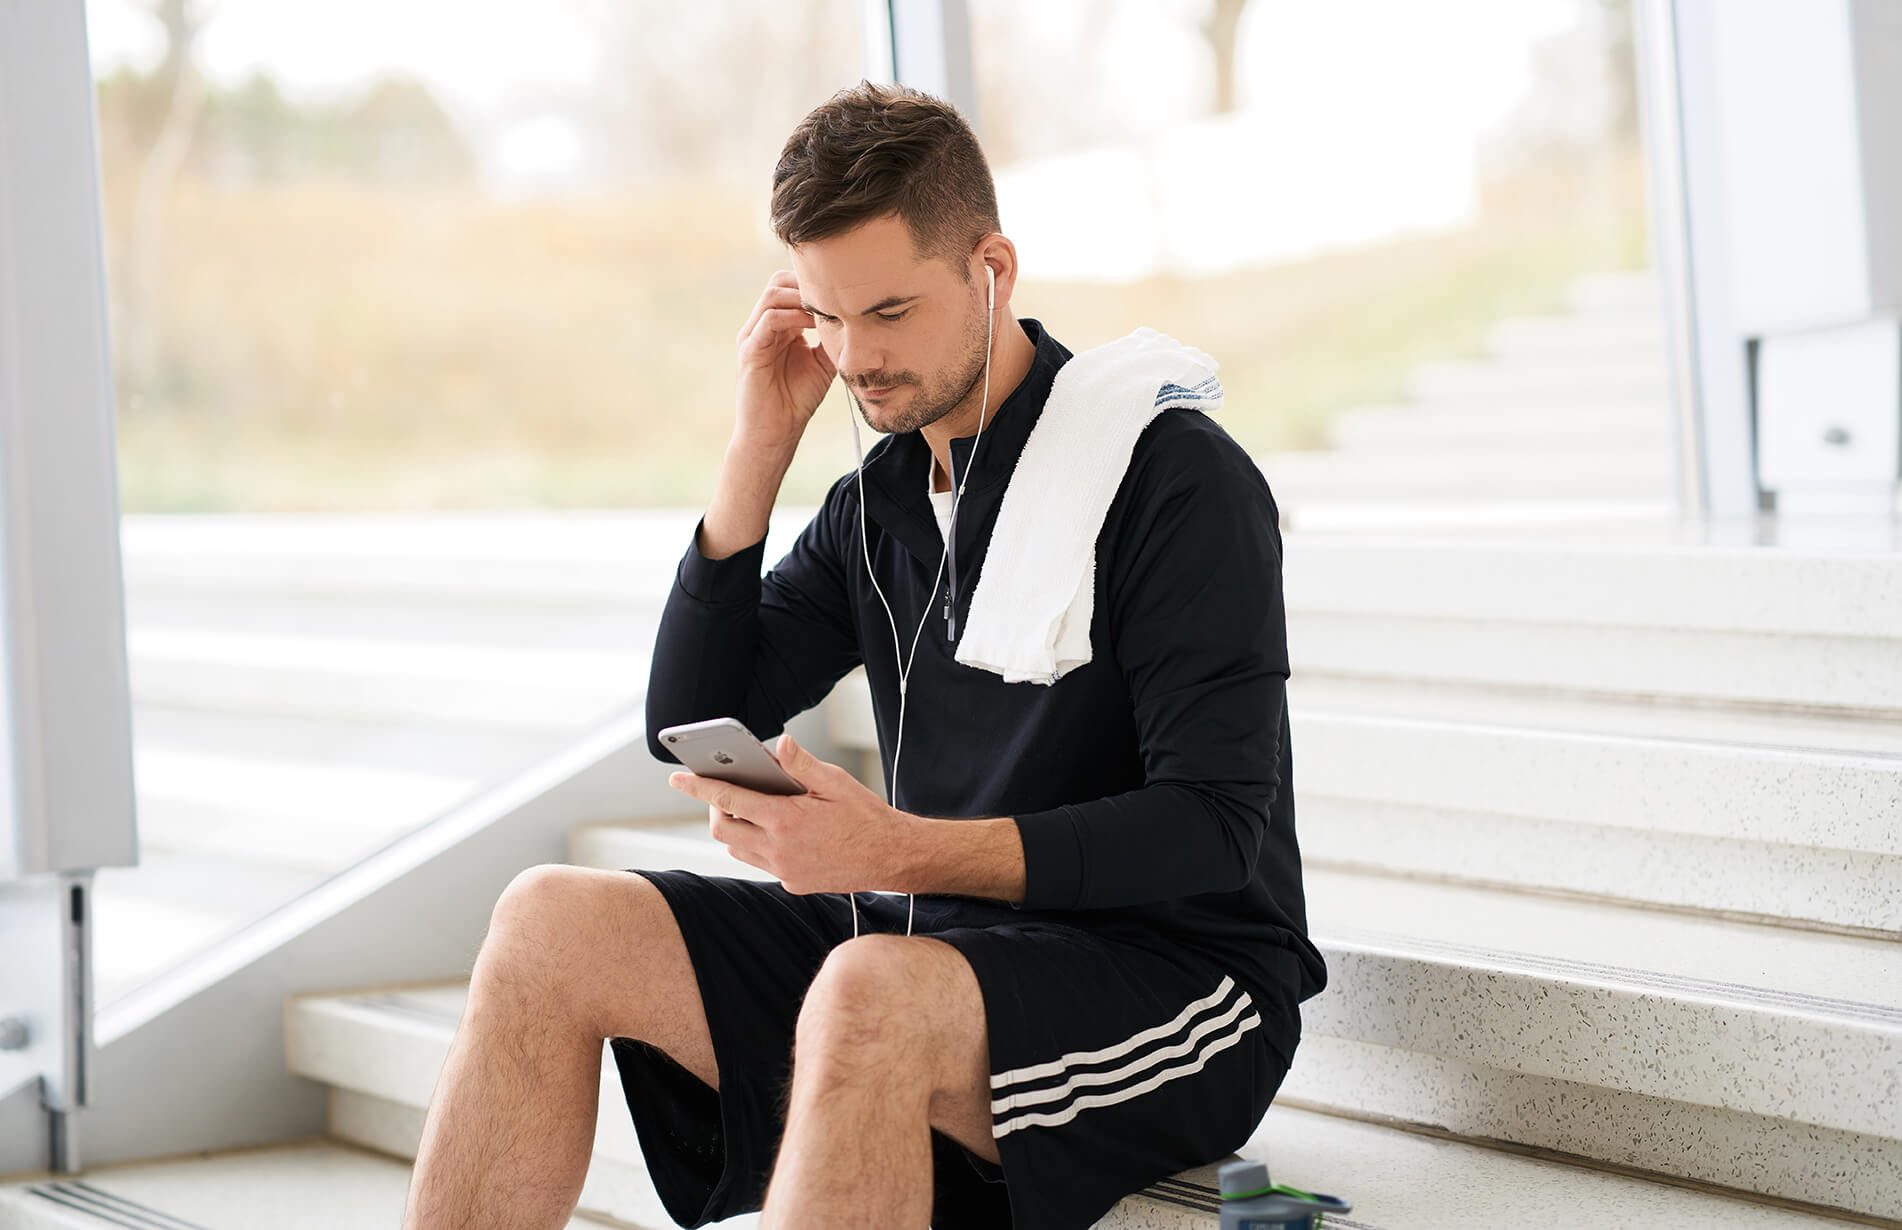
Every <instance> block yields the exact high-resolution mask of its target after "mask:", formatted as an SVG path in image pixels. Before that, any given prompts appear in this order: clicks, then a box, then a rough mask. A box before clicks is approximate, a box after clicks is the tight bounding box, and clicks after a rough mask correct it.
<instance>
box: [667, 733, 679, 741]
mask: <svg viewBox="0 0 1902 1230" xmlns="http://www.w3.org/2000/svg"><path fill="white" fill-rule="evenodd" d="M667 742H669V743H678V742H680V736H679V735H668V736H667Z"/></svg>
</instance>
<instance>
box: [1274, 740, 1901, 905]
mask: <svg viewBox="0 0 1902 1230" xmlns="http://www.w3.org/2000/svg"><path fill="white" fill-rule="evenodd" d="M1297 737H1298V736H1297ZM1296 811H1297V814H1298V815H1299V817H1300V833H1301V854H1302V861H1303V864H1304V866H1306V867H1307V868H1309V869H1311V870H1322V869H1325V868H1330V867H1334V868H1363V869H1370V870H1374V869H1377V870H1382V871H1386V872H1389V873H1393V874H1400V875H1431V876H1442V877H1449V878H1454V879H1461V880H1469V881H1477V882H1487V883H1494V884H1504V885H1516V886H1521V887H1526V888H1538V889H1551V890H1555V891H1564V892H1574V893H1587V894H1591V895H1594V896H1603V897H1607V898H1613V899H1619V900H1625V901H1642V902H1654V903H1657V904H1660V905H1669V906H1676V907H1681V908H1685V909H1697V910H1712V911H1732V912H1736V913H1740V914H1747V915H1752V916H1761V917H1767V918H1776V919H1791V920H1798V921H1803V922H1813V923H1826V924H1829V925H1832V926H1840V927H1857V928H1871V929H1875V930H1880V931H1887V932H1891V933H1896V934H1897V935H1898V936H1902V892H1898V891H1897V888H1896V886H1897V885H1898V884H1902V857H1898V856H1895V855H1887V854H1864V853H1861V852H1858V851H1853V850H1839V849H1831V848H1815V847H1808V846H1784V845H1771V844H1769V843H1766V842H1758V841H1732V840H1725V839H1722V838H1715V837H1690V836H1683V835H1681V834H1677V833H1657V832H1646V831H1642V830H1635V829H1629V828H1622V827H1610V826H1605V825H1593V824H1568V823H1561V822H1555V821H1545V820H1528V819H1525V818H1522V817H1519V816H1508V815H1498V814H1494V813H1489V812H1473V811H1445V810H1440V809H1437V808H1427V807H1410V806H1402V805H1395V804H1385V803H1364V802H1360V801H1358V800H1351V799H1336V798H1330V797H1327V796H1325V795H1323V796H1318V797H1317V796H1311V795H1309V794H1308V793H1307V792H1305V791H1303V792H1302V797H1301V800H1300V802H1299V805H1298V807H1297V808H1296Z"/></svg>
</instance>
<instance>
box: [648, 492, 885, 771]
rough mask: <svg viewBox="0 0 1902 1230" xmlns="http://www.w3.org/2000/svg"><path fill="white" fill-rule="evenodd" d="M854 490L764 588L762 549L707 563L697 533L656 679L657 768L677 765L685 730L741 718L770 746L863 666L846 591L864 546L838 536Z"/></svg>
mask: <svg viewBox="0 0 1902 1230" xmlns="http://www.w3.org/2000/svg"><path fill="white" fill-rule="evenodd" d="M847 477H848V478H849V477H850V476H849V475H848V476H847ZM845 486H846V479H843V478H842V479H840V480H839V481H838V482H836V483H834V484H833V485H832V490H831V491H829V492H828V493H827V495H826V501H825V503H824V504H823V505H822V506H821V507H820V509H819V511H818V513H817V514H816V515H815V516H814V517H813V519H812V520H811V521H810V522H808V523H807V525H806V527H805V528H804V529H803V530H801V531H800V533H799V536H798V538H797V539H795V540H794V542H793V545H792V549H791V550H789V551H788V552H787V553H786V555H785V557H784V558H783V559H781V560H780V561H779V563H777V564H775V565H774V566H773V569H772V571H771V572H769V573H767V574H766V575H765V576H764V577H761V576H760V564H761V562H762V561H763V560H764V558H765V552H766V540H765V539H764V538H762V539H761V540H760V541H759V542H756V543H754V544H753V545H751V546H749V547H746V548H744V549H743V550H740V551H737V552H735V553H734V554H732V555H730V556H728V557H726V558H725V559H718V560H712V559H708V558H707V557H706V556H704V555H702V554H701V553H700V547H699V539H700V527H699V525H696V526H695V527H694V533H693V537H692V539H691V540H690V541H689V542H688V544H687V553H686V555H685V556H683V557H682V558H681V561H680V567H679V570H678V571H677V572H676V573H675V574H674V584H673V588H672V589H671V590H670V591H669V592H668V595H667V604H666V606H665V607H664V608H663V609H662V611H661V617H660V631H659V633H658V635H657V636H656V637H655V638H654V660H653V665H652V667H651V668H650V670H649V672H648V680H647V747H648V750H649V751H651V752H652V753H653V754H654V756H655V757H656V758H657V759H659V760H662V761H666V762H669V763H678V761H677V760H676V759H675V757H674V755H673V754H672V753H671V752H669V751H667V750H666V748H665V747H663V746H662V745H661V742H660V737H659V732H660V730H661V729H662V728H663V727H667V726H676V725H679V724H681V723H684V722H698V721H704V720H706V719H708V718H717V717H732V718H738V719H739V720H740V721H741V723H743V724H744V725H745V726H746V728H747V729H748V730H750V731H752V732H753V734H754V736H755V737H757V738H760V739H770V738H772V737H773V736H774V735H776V734H778V733H779V732H780V731H781V730H783V729H785V726H786V721H787V719H789V718H791V717H792V716H793V715H795V714H797V713H801V712H803V711H805V710H807V709H810V708H811V707H812V706H814V705H816V704H818V703H819V702H820V701H821V700H823V699H825V696H826V693H828V692H830V691H831V690H832V685H833V684H835V683H837V682H838V681H839V679H840V678H841V677H843V676H844V675H845V673H846V672H847V671H849V670H851V669H852V668H853V667H854V666H857V665H858V663H859V643H858V636H857V633H856V630H855V625H854V621H853V616H852V607H851V590H850V587H849V586H848V584H847V581H846V568H847V561H848V560H849V559H852V558H855V556H853V555H848V554H847V553H846V551H845V550H844V547H845V546H847V545H850V546H851V547H852V548H853V550H854V551H856V547H857V539H856V537H853V538H851V539H850V540H849V544H848V540H847V538H846V536H845V535H843V534H842V533H840V532H839V530H840V527H841V526H842V525H844V524H845V522H846V521H847V520H848V519H849V514H850V513H851V511H852V510H851V509H848V508H847V506H846V505H847V492H846V490H845ZM853 507H854V508H855V507H856V506H853ZM853 524H854V525H856V522H855V521H854V522H853Z"/></svg>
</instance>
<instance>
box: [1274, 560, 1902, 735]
mask: <svg viewBox="0 0 1902 1230" xmlns="http://www.w3.org/2000/svg"><path fill="white" fill-rule="evenodd" d="M1293 573H1294V565H1293V561H1292V559H1291V560H1290V563H1289V576H1290V578H1292V576H1293ZM1290 592H1291V593H1292V580H1290ZM1890 609H1891V610H1896V609H1902V607H1891V608H1890ZM1288 648H1289V653H1290V655H1291V658H1292V662H1293V667H1294V670H1295V671H1296V672H1297V673H1300V672H1318V673H1326V674H1339V675H1350V676H1358V677H1361V678H1385V679H1402V680H1405V679H1425V680H1441V681H1450V682H1471V683H1486V684H1493V685H1501V686H1515V687H1544V688H1567V689H1573V690H1577V691H1583V692H1599V693H1609V694H1618V695H1629V696H1660V697H1682V698H1695V699H1700V700H1714V701H1730V702H1737V701H1745V702H1750V703H1756V704H1783V705H1813V706H1819V707H1825V708H1827V707H1843V706H1853V707H1861V708H1870V709H1902V640H1894V639H1882V638H1879V637H1877V636H1874V635H1869V636H1821V635H1818V636H1809V635H1794V634H1789V633H1781V632H1750V631H1746V632H1733V631H1722V630H1705V629H1701V628H1683V627H1672V626H1665V627H1653V626H1644V625H1639V626H1632V627H1623V626H1617V625H1613V624H1608V623H1575V624H1564V623H1551V624H1545V623H1535V622H1532V621H1528V620H1517V619H1512V618H1509V617H1507V616H1506V615H1504V614H1503V613H1502V614H1500V615H1498V616H1496V617H1495V618H1493V619H1490V620H1483V619H1478V618H1473V619H1459V618H1449V617H1443V616H1431V615H1410V614H1406V613H1404V612H1400V611H1393V612H1380V613H1370V614H1362V613H1359V612H1339V611H1331V610H1314V609H1297V608H1295V607H1294V606H1293V605H1292V604H1291V605H1290V606H1289V609H1288Z"/></svg>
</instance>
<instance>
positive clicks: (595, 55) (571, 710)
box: [88, 0, 864, 1003]
mask: <svg viewBox="0 0 1902 1230" xmlns="http://www.w3.org/2000/svg"><path fill="white" fill-rule="evenodd" d="M88 8H89V25H90V32H91V37H92V45H93V49H94V56H95V71H96V75H97V78H98V102H99V124H100V136H101V150H102V162H103V186H104V196H105V219H106V242H107V254H108V262H109V277H110V290H111V296H112V310H113V326H114V351H115V354H114V359H115V364H116V369H117V370H116V378H117V383H118V412H119V426H120V432H121V452H120V468H121V485H122V494H123V509H124V513H125V528H124V544H125V556H126V573H127V592H128V615H129V621H130V646H131V654H132V673H133V687H134V728H135V739H136V744H137V771H138V785H139V792H140V793H139V804H140V821H141V825H140V828H141V838H142V843H143V857H144V862H143V865H142V866H140V867H138V868H133V869H109V870H107V871H106V872H104V873H102V874H101V876H100V883H99V934H98V954H97V955H98V959H99V967H100V985H99V999H100V1002H102V1003H109V1002H111V1001H112V1000H113V999H115V998H117V997H118V996H119V995H121V994H123V993H124V991H126V990H127V989H129V988H130V987H132V986H135V985H137V984H138V983H140V982H142V981H144V980H145V979H146V978H148V977H150V976H151V975H153V974H154V973H155V972H158V971H160V970H163V969H164V968H166V967H168V966H169V965H170V964H172V963H173V962H175V961H176V960H178V959H179V958H181V957H182V956H184V955H186V954H188V953H190V952H192V951H195V950H197V949H199V948H201V947H203V946H204V945H205V944H207V943H210V942H213V941H215V940H216V939H217V938H218V937H220V936H222V935H227V934H230V933H231V932H232V931H233V930H234V929H236V928H239V927H242V926H244V925H245V924H246V923H248V922H249V921H251V920H253V919H255V918H256V917H258V916H259V915H261V914H262V913H263V912H265V911H266V910H269V909H271V908H273V907H275V906H276V905H279V904H281V903H282V902H283V901H285V900H287V899H288V898H290V897H291V896H293V895H295V894H297V893H298V892H300V891H303V890H304V889H307V888H309V887H310V886H312V885H314V884H316V883H318V882H320V881H322V880H323V879H324V878H326V877H328V876H330V875H332V874H334V873H335V872H337V871H338V870H340V869H342V868H345V867H348V866H350V865H352V864H353V863H355V862H356V861H357V860H358V859H360V858H362V857H363V856H364V855H365V854H367V853H369V852H371V851H373V850H376V849H378V848H380V847H382V846H384V845H385V844H387V843H388V842H389V841H391V840H392V839H394V838H395V837H397V836H399V835H401V834H402V833H404V832H407V831H408V830H410V829H412V828H414V827H416V826H417V825H418V824H421V823H423V822H425V821H427V820H429V819H430V818H432V817H434V816H437V815H440V814H441V813H442V812H443V811H444V810H445V809H447V808H449V807H451V806H453V805H455V804H456V803H457V802H458V801H459V800H464V799H467V798H469V797H470V796H471V794H472V793H473V792H475V791H478V790H480V789H481V788H483V787H484V786H487V785H490V784H492V783H494V782H496V781H498V780H501V779H503V778H505V777H508V776H510V775H512V774H514V773H516V772H519V771H520V770H521V769H522V768H524V767H525V766H527V765H528V764H530V763H532V762H533V761H534V760H535V759H537V758H538V757H541V756H544V755H546V754H548V753H550V752H552V751H553V750H555V749H557V748H560V747H562V746H564V745H566V744H568V743H570V742H572V741H573V740H574V739H575V738H576V737H578V736H579V735H580V734H581V733H584V732H586V731H587V730H588V729H590V728H591V727H593V726H595V725H597V724H599V723H600V722H601V721H603V720H604V719H605V718H607V717H609V716H611V715H614V714H617V713H623V712H626V711H628V710H629V709H630V707H631V706H634V705H636V704H637V702H638V700H639V697H640V694H641V691H642V690H643V688H644V686H645V681H646V677H647V667H648V656H647V655H648V647H649V644H650V643H651V637H652V628H653V623H654V620H655V618H656V616H657V613H658V607H659V603H660V600H661V598H662V597H663V596H664V594H665V588H666V585H667V583H668V581H669V580H670V578H671V575H672V566H673V563H674V561H676V560H677V559H678V558H679V555H680V552H681V551H682V550H683V549H684V548H685V546H686V543H687V541H688V537H689V533H690V531H691V528H692V525H693V519H694V516H695V515H697V514H696V513H691V512H682V511H681V510H684V509H688V508H691V507H692V506H695V505H700V504H703V503H704V500H705V498H706V494H707V489H708V487H709V485H710V482H711V476H712V469H713V466H714V464H715V463H716V462H717V460H718V458H719V456H720V454H721V452H722V450H723V448H724V446H725V443H726V438H727V433H728V429H729V427H730V424H731V422H732V414H733V408H732V399H733V374H734V362H735V356H734V336H735V334H736V333H737V331H738V330H739V328H740V326H741V325H742V324H743V323H744V321H745V320H746V317H747V315H748V313H749V312H750V310H751V307H752V304H753V302H754V300H755V299H756V298H757V297H758V295H759V293H760V289H761V287H762V286H763V285H764V283H765V281H766V278H767V276H768V274H770V272H771V271H772V270H773V269H774V268H776V267H779V266H780V265H782V264H783V263H784V250H783V248H782V247H781V245H779V244H778V243H777V242H776V241H775V240H774V239H773V237H772V235H771V233H770V229H769V228H768V226H767V202H768V195H769V191H770V182H771V172H772V167H773V163H774V161H775V159H776V158H777V155H778V152H779V149H780V147H781V145H782V143H783V142H784V140H785V139H786V136H787V134H788V133H789V132H790V131H791V129H792V128H793V126H794V124H795V123H796V122H797V121H798V119H799V118H800V117H801V116H802V115H804V114H805V113H806V111H808V110H809V109H810V108H812V107H813V106H815V105H816V104H818V103H819V102H821V101H823V99H824V98H825V97H826V96H828V95H829V94H830V93H831V92H832V91H834V90H836V89H838V88H840V87H842V86H844V85H848V84H851V83H852V82H854V81H857V80H858V79H859V78H860V77H861V76H862V75H863V72H864V50H863V47H862V36H861V30H862V21H863V14H862V11H861V5H860V4H859V3H858V0H795V2H792V3H786V4H775V5H766V6H762V5H753V4H742V3H740V2H739V0H713V2H710V3H701V4H693V5H680V4H671V3H663V2H661V0H642V2H639V3H635V2H632V0H566V2H558V3H555V4H542V5H525V4H519V3H509V4H500V3H494V2H492V0H374V2H372V0H338V2H337V3H334V4H325V5H316V6H313V5H308V4H298V3H290V2H288V0H244V2H237V0H233V2H230V3H221V4H209V3H204V2H203V0H156V2H154V3H133V2H132V0H95V2H94V3H92V4H90V5H89V6H88ZM835 410H836V413H843V402H842V401H841V403H840V405H839V406H838V407H836V408H835ZM833 421H834V422H835V423H836V418H835V419H834V420H833ZM836 425H837V427H838V430H837V431H836V432H829V433H819V437H820V438H817V439H815V441H814V442H813V443H812V446H811V447H809V448H807V449H806V450H804V451H803V452H802V454H801V463H800V469H799V470H798V472H797V473H796V474H795V475H794V476H793V479H792V481H791V482H790V484H789V491H788V497H787V498H788V501H789V502H791V503H798V502H799V501H802V500H804V501H808V502H810V501H812V500H815V499H816V498H817V495H818V493H819V492H821V491H823V488H824V485H825V483H827V482H829V481H830V479H831V478H832V477H834V476H836V475H837V474H838V473H839V472H841V471H842V470H843V469H845V468H846V467H847V466H849V465H850V458H851V442H850V439H849V437H848V435H847V434H846V432H845V428H844V424H842V423H837V424H836ZM649 510H655V511H649Z"/></svg>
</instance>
